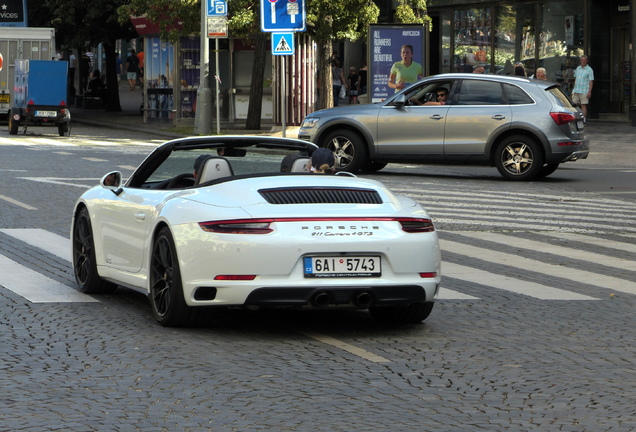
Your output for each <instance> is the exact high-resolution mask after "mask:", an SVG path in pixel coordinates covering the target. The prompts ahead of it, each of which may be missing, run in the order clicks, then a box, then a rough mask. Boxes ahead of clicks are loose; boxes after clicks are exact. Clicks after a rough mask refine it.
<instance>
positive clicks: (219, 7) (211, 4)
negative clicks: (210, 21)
mask: <svg viewBox="0 0 636 432" xmlns="http://www.w3.org/2000/svg"><path fill="white" fill-rule="evenodd" d="M207 5H208V7H207V10H208V12H207V14H206V15H207V16H209V17H211V16H227V2H226V1H225V0H207Z"/></svg>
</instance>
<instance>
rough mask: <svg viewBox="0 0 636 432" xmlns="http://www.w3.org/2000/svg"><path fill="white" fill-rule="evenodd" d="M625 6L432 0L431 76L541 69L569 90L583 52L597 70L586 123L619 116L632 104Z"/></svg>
mask: <svg viewBox="0 0 636 432" xmlns="http://www.w3.org/2000/svg"><path fill="white" fill-rule="evenodd" d="M630 6H631V5H630V2H629V0H605V1H601V0H559V1H545V0H543V1H515V0H509V1H501V2H486V1H472V2H468V1H462V0H429V2H428V8H429V9H428V13H429V15H430V16H431V18H432V20H433V25H432V29H431V33H430V45H429V47H430V49H429V56H428V57H429V58H428V60H429V64H428V72H429V73H430V74H435V73H443V72H459V71H472V69H473V68H474V67H475V66H477V65H481V66H484V68H485V70H486V72H489V73H498V74H502V73H510V72H511V70H512V68H513V65H515V64H517V63H521V64H523V65H524V67H525V70H526V73H527V75H528V76H532V75H533V74H534V72H535V70H536V69H537V68H538V67H544V68H545V69H546V70H547V77H548V79H549V80H551V81H555V82H558V83H560V84H561V86H562V88H563V89H564V90H565V91H566V92H570V91H571V89H572V87H573V85H574V76H573V73H574V69H575V68H576V67H577V66H578V65H579V58H580V56H581V55H583V54H585V55H587V56H588V57H589V64H590V66H591V67H592V69H593V70H594V78H595V80H594V88H593V93H592V99H591V101H590V117H591V118H598V117H599V116H604V115H623V116H626V115H627V114H628V113H629V110H630V106H632V105H633V104H634V79H633V77H632V75H631V73H630V72H631V65H632V63H633V61H634V58H633V56H634V53H633V50H632V40H633V32H634V29H633V25H632V22H633V16H634V12H633V11H632V10H631V9H632V8H631V7H630Z"/></svg>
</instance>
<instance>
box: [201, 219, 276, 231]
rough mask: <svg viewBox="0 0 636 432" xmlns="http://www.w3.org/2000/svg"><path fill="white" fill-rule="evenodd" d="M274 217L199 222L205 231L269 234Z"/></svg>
mask: <svg viewBox="0 0 636 432" xmlns="http://www.w3.org/2000/svg"><path fill="white" fill-rule="evenodd" d="M272 222H273V219H236V220H231V221H214V222H199V226H200V227H201V229H203V231H207V232H214V233H222V234H269V233H271V232H272V231H274V230H273V229H271V228H270V225H271V223H272Z"/></svg>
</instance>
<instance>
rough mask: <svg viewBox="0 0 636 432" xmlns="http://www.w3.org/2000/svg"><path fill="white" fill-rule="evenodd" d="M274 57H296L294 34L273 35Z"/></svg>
mask: <svg viewBox="0 0 636 432" xmlns="http://www.w3.org/2000/svg"><path fill="white" fill-rule="evenodd" d="M272 55H294V33H272Z"/></svg>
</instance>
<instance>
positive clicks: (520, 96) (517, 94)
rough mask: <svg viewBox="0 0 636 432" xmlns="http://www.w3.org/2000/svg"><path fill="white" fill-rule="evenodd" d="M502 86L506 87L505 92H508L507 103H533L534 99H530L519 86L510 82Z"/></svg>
mask: <svg viewBox="0 0 636 432" xmlns="http://www.w3.org/2000/svg"><path fill="white" fill-rule="evenodd" d="M504 87H505V88H506V92H507V93H508V103H509V104H510V105H522V104H533V103H534V100H532V98H531V97H530V96H528V94H527V93H526V92H525V91H523V90H521V89H520V88H519V87H517V86H514V85H510V84H504Z"/></svg>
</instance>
